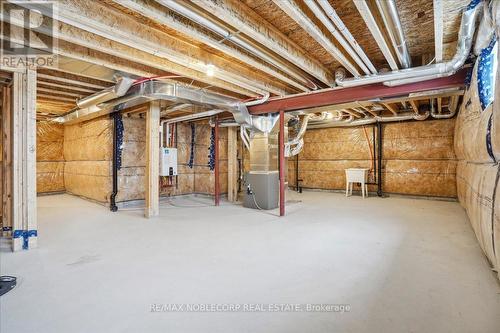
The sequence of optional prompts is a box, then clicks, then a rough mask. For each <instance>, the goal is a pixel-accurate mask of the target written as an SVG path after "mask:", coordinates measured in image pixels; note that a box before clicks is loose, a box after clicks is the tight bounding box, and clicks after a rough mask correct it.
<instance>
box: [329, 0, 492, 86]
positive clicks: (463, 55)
mask: <svg viewBox="0 0 500 333" xmlns="http://www.w3.org/2000/svg"><path fill="white" fill-rule="evenodd" d="M480 3H481V2H480V1H476V0H472V2H471V3H470V4H469V5H468V6H467V9H466V10H465V11H464V13H463V14H462V21H461V24H460V30H459V33H458V43H457V52H456V53H455V56H454V57H453V58H452V59H451V60H450V61H447V62H443V63H438V64H433V65H427V66H419V67H414V68H407V69H402V70H396V71H392V72H387V73H380V74H377V75H367V76H363V77H360V78H349V79H343V80H342V79H337V80H336V82H337V84H338V85H339V86H341V87H355V86H362V85H367V84H373V83H379V82H385V84H386V85H390V81H395V80H399V84H401V81H402V80H404V83H411V82H413V81H412V79H413V80H414V81H419V80H421V78H422V77H429V78H430V77H433V76H434V75H436V76H438V77H439V76H449V75H451V74H453V73H455V72H456V71H457V70H459V69H460V68H461V67H462V66H463V64H464V63H465V60H466V59H467V57H468V56H469V53H470V50H471V48H472V41H473V37H474V31H475V28H476V21H477V17H478V15H479V13H480V11H481V8H482V7H481V6H479V4H480Z"/></svg>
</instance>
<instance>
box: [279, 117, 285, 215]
mask: <svg viewBox="0 0 500 333" xmlns="http://www.w3.org/2000/svg"><path fill="white" fill-rule="evenodd" d="M279 158H280V162H279V167H280V168H279V178H280V216H285V112H284V111H283V110H280V132H279Z"/></svg>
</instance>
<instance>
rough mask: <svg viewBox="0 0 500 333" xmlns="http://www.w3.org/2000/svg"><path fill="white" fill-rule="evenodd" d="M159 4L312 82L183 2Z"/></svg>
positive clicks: (302, 80)
mask: <svg viewBox="0 0 500 333" xmlns="http://www.w3.org/2000/svg"><path fill="white" fill-rule="evenodd" d="M158 2H159V3H161V4H162V5H163V6H165V7H167V8H169V9H171V10H173V11H175V12H177V13H179V14H181V15H182V16H184V17H186V18H188V19H190V20H192V21H194V22H196V23H198V24H200V25H202V26H204V27H206V28H208V29H209V30H211V31H213V32H215V33H217V34H218V35H221V36H222V37H224V38H225V39H227V40H230V41H232V42H234V43H235V44H237V45H239V46H241V47H243V48H244V49H246V50H247V51H249V52H251V53H253V54H254V55H256V56H257V57H259V58H261V59H263V60H265V61H266V62H268V63H270V64H272V65H274V66H276V67H277V68H279V69H281V70H282V71H284V72H285V73H287V74H288V75H290V76H292V77H293V78H295V79H296V80H298V81H299V82H301V84H303V85H306V86H307V85H309V84H310V81H309V80H308V79H307V78H304V77H303V76H302V75H301V74H298V73H297V72H296V71H294V70H292V69H291V68H290V67H288V66H286V65H285V64H283V63H282V62H280V61H278V60H276V59H274V58H273V57H271V56H269V55H268V54H266V53H265V52H263V51H261V50H259V49H257V48H256V47H254V46H253V45H251V44H249V43H248V42H247V41H245V40H243V39H242V38H240V37H238V35H236V34H233V33H231V31H229V30H227V29H226V28H223V27H221V26H219V25H218V24H216V23H214V22H212V21H211V20H209V19H207V18H205V17H203V16H202V15H200V14H198V13H195V12H193V11H192V10H190V9H189V8H187V7H185V6H183V5H182V2H179V1H172V0H158ZM304 88H305V90H309V89H308V88H306V87H304V86H302V87H301V89H304Z"/></svg>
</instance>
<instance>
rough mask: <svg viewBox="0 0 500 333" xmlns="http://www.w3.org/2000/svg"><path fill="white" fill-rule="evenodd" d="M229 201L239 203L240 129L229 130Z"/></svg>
mask: <svg viewBox="0 0 500 333" xmlns="http://www.w3.org/2000/svg"><path fill="white" fill-rule="evenodd" d="M227 199H228V200H229V202H236V201H238V127H228V128H227Z"/></svg>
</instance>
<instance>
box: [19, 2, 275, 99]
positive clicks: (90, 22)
mask: <svg viewBox="0 0 500 333" xmlns="http://www.w3.org/2000/svg"><path fill="white" fill-rule="evenodd" d="M22 5H23V6H26V7H29V4H27V3H23V4H22ZM59 12H60V13H64V15H59V16H58V19H59V20H60V21H53V23H54V24H55V25H56V26H57V30H58V31H59V32H58V38H59V39H60V40H61V41H65V42H68V43H72V44H76V45H80V46H83V47H86V48H89V49H93V50H96V51H98V52H102V53H105V54H110V55H113V56H116V57H118V58H124V59H127V60H129V61H134V62H139V63H143V64H146V65H149V66H152V67H156V68H159V69H161V70H169V71H170V72H172V73H174V74H176V75H181V76H185V77H189V78H191V79H194V80H199V81H202V82H205V83H207V84H210V85H213V86H216V87H220V88H223V89H226V90H228V91H234V92H236V93H238V94H241V95H244V96H257V95H259V94H265V92H266V91H268V90H266V88H271V89H270V90H272V91H274V92H276V93H278V94H279V95H282V94H284V92H283V91H282V89H280V88H273V86H272V85H271V87H268V85H267V84H266V83H265V82H262V81H255V80H254V77H255V73H251V72H250V71H248V70H246V71H245V70H244V69H243V68H241V69H240V71H235V72H229V71H228V70H226V68H230V67H231V66H230V64H229V63H224V62H223V61H222V60H221V59H220V58H217V57H214V56H213V55H212V54H207V52H205V51H203V50H201V49H200V48H192V47H188V45H184V44H185V43H184V44H183V43H179V41H178V40H174V39H173V38H171V37H170V36H168V35H166V34H164V33H161V32H159V31H157V30H153V29H147V27H144V26H142V25H141V24H139V23H137V22H134V20H130V19H129V17H127V16H126V15H125V14H122V13H119V12H118V11H116V10H112V9H110V8H106V7H105V6H104V5H101V4H98V3H96V2H87V1H71V2H68V1H65V2H61V3H59ZM84 14H86V15H87V16H85V15H84ZM96 17H99V20H97V19H96ZM11 22H13V24H17V25H21V24H22V22H23V21H22V20H21V18H20V17H11ZM64 22H66V23H64ZM35 30H36V31H39V32H41V33H44V34H48V33H49V31H50V28H49V26H48V22H46V21H45V20H44V23H43V24H42V25H41V26H39V27H37V28H35ZM59 46H60V47H61V45H59ZM169 46H171V48H169ZM179 50H182V51H184V52H186V54H182V53H180V51H179ZM65 51H66V52H67V53H64V54H63V55H65V56H68V57H71V58H75V56H78V55H74V54H72V53H74V52H72V50H71V49H66V50H65ZM58 52H60V53H62V50H58ZM83 56H85V55H83ZM194 56H196V58H195V57H194ZM199 59H206V60H205V61H206V62H203V61H202V60H199ZM85 60H87V59H85ZM181 63H182V64H181ZM207 63H213V64H214V65H216V66H217V70H216V71H215V73H214V76H213V77H210V76H208V75H207V74H206V64H207ZM165 64H166V65H165ZM236 73H238V74H236ZM243 74H245V75H243ZM220 77H224V79H221V78H220ZM240 79H241V80H240ZM259 85H260V87H257V86H259Z"/></svg>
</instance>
